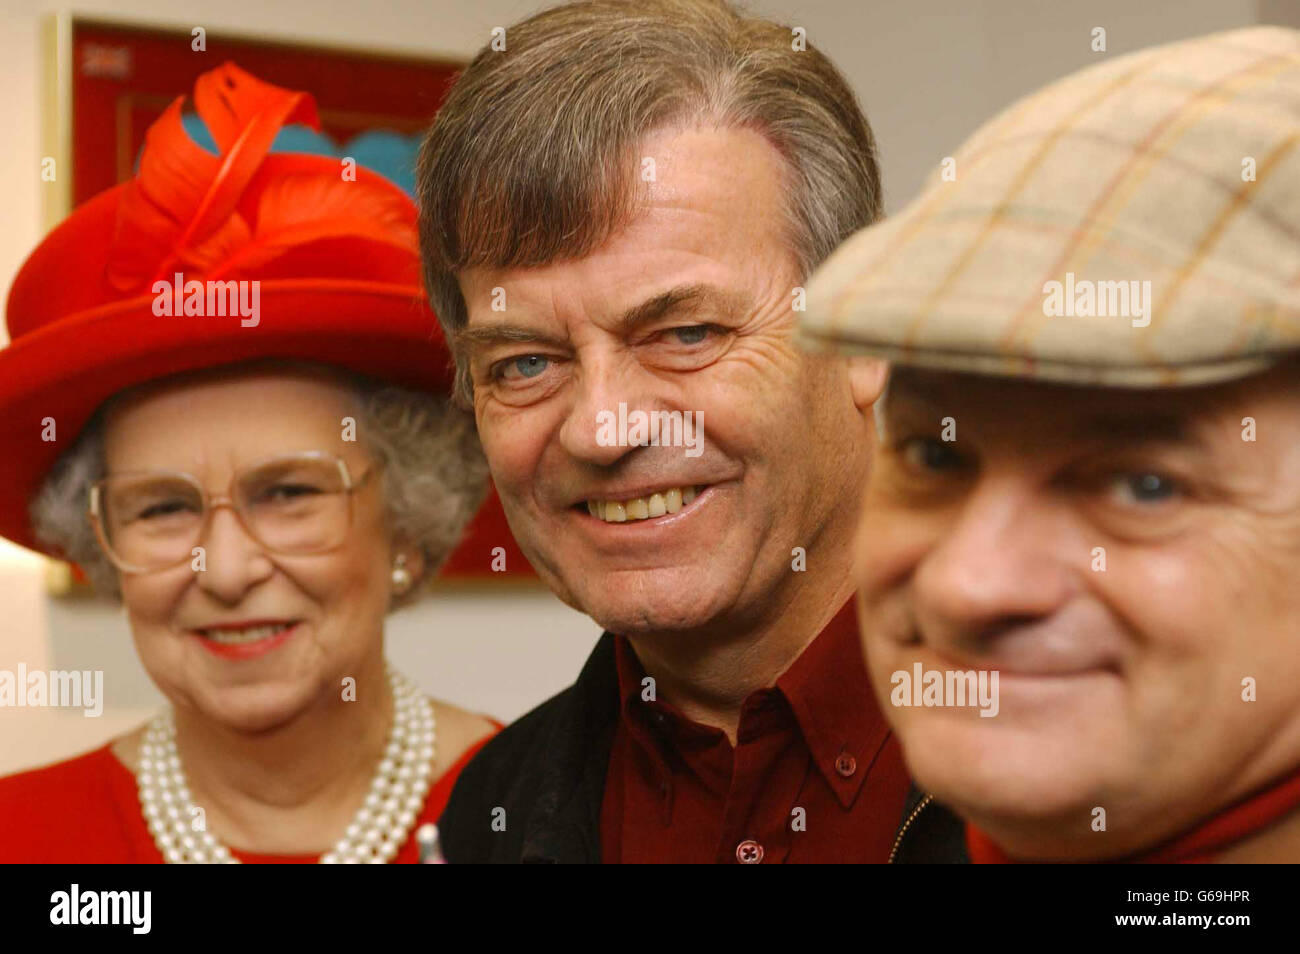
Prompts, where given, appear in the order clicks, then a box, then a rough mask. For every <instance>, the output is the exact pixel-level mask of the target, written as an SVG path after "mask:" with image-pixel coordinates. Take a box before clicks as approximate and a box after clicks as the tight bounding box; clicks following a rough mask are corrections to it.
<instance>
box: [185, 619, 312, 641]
mask: <svg viewBox="0 0 1300 954" xmlns="http://www.w3.org/2000/svg"><path fill="white" fill-rule="evenodd" d="M290 625H292V624H290V623H276V624H274V625H271V626H251V627H249V628H248V629H201V630H199V632H200V633H202V634H203V636H204V638H206V639H210V640H212V641H213V642H214V643H255V642H257V641H258V640H259V639H266V638H267V637H268V636H274V635H275V634H276V633H279V632H283V631H284V630H286V629H288V628H289V626H290Z"/></svg>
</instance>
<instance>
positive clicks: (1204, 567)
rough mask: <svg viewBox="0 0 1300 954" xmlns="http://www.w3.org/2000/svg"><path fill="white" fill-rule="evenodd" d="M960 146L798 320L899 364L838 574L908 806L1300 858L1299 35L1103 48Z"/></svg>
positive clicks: (1086, 844)
mask: <svg viewBox="0 0 1300 954" xmlns="http://www.w3.org/2000/svg"><path fill="white" fill-rule="evenodd" d="M953 159H954V163H952V164H950V165H949V167H948V170H947V172H948V174H947V175H943V174H939V175H937V176H936V178H935V181H934V182H933V183H932V184H931V185H930V186H929V187H928V188H927V190H926V191H925V192H924V193H923V194H922V195H921V196H920V198H919V199H918V200H917V201H916V202H914V203H913V204H912V205H911V206H910V207H909V208H907V209H906V210H904V211H903V212H902V213H901V214H900V215H898V216H897V217H895V218H893V219H891V220H889V221H887V222H884V223H880V224H877V225H875V226H872V227H870V228H868V229H866V230H864V231H862V232H859V233H858V234H857V235H855V236H854V237H853V238H851V239H850V240H849V241H848V242H846V243H845V245H844V246H842V247H841V248H840V249H839V250H838V251H837V252H836V253H835V254H834V255H833V256H832V257H831V258H830V259H829V260H828V262H827V263H826V264H825V265H824V266H823V267H822V269H821V270H819V272H818V273H817V274H816V275H815V276H814V278H813V281H812V283H811V285H810V287H809V310H808V313H807V320H806V322H805V323H804V325H803V327H802V328H801V335H802V340H803V342H804V344H805V345H806V346H808V347H811V348H826V347H834V348H836V349H839V350H843V351H846V352H851V353H867V354H874V355H878V356H882V357H886V358H889V359H890V360H891V361H892V362H893V363H894V368H893V373H892V379H891V382H890V385H889V389H888V391H887V393H886V396H885V398H884V400H883V402H882V405H881V407H880V408H879V409H878V411H879V414H880V416H881V419H882V425H883V433H882V439H881V442H882V447H881V449H880V453H879V456H878V458H877V462H876V465H875V467H874V469H873V471H872V472H871V475H870V477H869V479H868V482H867V487H866V491H865V498H864V509H863V519H862V523H861V527H860V530H859V535H858V544H857V553H858V561H857V569H856V574H857V581H858V584H859V586H860V608H861V612H860V613H859V619H860V620H861V621H862V622H861V625H862V628H863V633H862V635H863V642H864V646H865V649H866V655H867V659H868V665H869V669H870V671H871V676H872V681H873V684H874V686H875V689H876V692H877V695H878V696H879V697H880V699H881V700H882V703H884V709H885V711H886V713H887V715H888V717H889V719H890V721H891V723H892V724H893V726H894V729H895V731H896V732H897V733H898V735H899V737H900V739H901V741H902V743H903V748H904V754H905V756H906V758H907V761H908V764H909V767H910V768H911V769H912V772H913V774H914V777H915V778H916V780H917V782H918V784H919V785H920V786H922V787H923V788H924V789H925V791H926V793H927V794H926V795H925V797H923V798H921V799H920V801H919V802H918V803H917V807H916V809H915V811H914V812H913V816H914V817H915V819H917V820H918V821H917V826H918V827H920V825H921V822H922V821H923V820H924V817H925V815H926V813H927V810H928V809H930V806H932V805H933V806H934V808H933V809H930V810H934V811H938V810H939V807H938V806H939V805H948V806H952V807H953V808H954V809H955V810H956V811H957V812H958V813H959V814H960V815H961V816H962V817H963V818H964V819H965V820H966V822H967V828H966V842H967V846H968V848H969V850H970V856H971V858H972V860H974V861H977V862H980V861H984V862H991V861H1006V860H1013V859H1014V860H1026V861H1034V860H1037V861H1041V860H1102V859H1106V860H1154V861H1190V860H1219V861H1293V862H1294V861H1300V585H1297V584H1298V583H1300V33H1298V32H1296V31H1292V30H1285V29H1280V28H1253V29H1249V30H1240V31H1234V32H1229V33H1221V34H1216V35H1213V36H1208V37H1203V38H1199V39H1196V40H1192V41H1187V42H1183V43H1177V44H1173V45H1170V46H1164V47H1159V48H1155V49H1150V50H1145V51H1142V52H1140V53H1137V54H1134V55H1132V56H1126V57H1123V58H1120V59H1115V60H1112V61H1108V62H1106V63H1103V64H1100V65H1098V66H1096V67H1093V68H1090V69H1087V70H1084V71H1082V72H1080V73H1077V74H1075V75H1073V76H1070V77H1068V78H1066V79H1064V80H1062V81H1060V82H1057V83H1055V84H1053V85H1051V86H1049V87H1047V88H1045V89H1043V90H1041V91H1040V92H1038V93H1036V94H1034V95H1032V96H1030V97H1028V98H1027V99H1025V100H1023V101H1021V102H1019V103H1017V104H1016V105H1014V106H1012V107H1011V108H1010V109H1008V110H1007V111H1006V112H1004V113H1003V114H1002V115H1000V116H998V117H997V118H995V119H994V120H992V121H991V122H989V123H988V124H986V125H985V126H984V127H983V128H982V129H981V130H979V131H978V132H976V133H975V135H974V136H973V137H972V138H971V139H970V140H969V141H968V142H967V143H966V144H965V145H964V146H963V147H962V149H961V150H959V151H958V152H957V153H956V155H955V156H954V157H953ZM977 701H978V703H979V704H978V705H976V704H974V703H975V702H977ZM936 803H938V804H936Z"/></svg>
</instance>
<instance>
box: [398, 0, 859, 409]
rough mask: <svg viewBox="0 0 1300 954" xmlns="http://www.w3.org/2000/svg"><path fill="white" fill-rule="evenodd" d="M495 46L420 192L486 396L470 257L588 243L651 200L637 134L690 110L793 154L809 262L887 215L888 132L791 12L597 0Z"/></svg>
mask: <svg viewBox="0 0 1300 954" xmlns="http://www.w3.org/2000/svg"><path fill="white" fill-rule="evenodd" d="M508 36H509V40H508V45H507V46H506V48H505V49H504V50H502V51H497V50H494V49H492V48H491V46H488V47H485V48H484V49H483V50H482V51H480V52H479V53H478V55H477V56H475V57H474V59H473V60H472V61H471V62H470V64H469V66H468V67H466V68H465V70H464V72H462V73H461V75H460V77H459V78H458V79H457V81H456V84H455V85H454V86H453V87H452V89H451V92H450V93H449V94H448V96H447V99H446V101H445V102H444V103H443V105H442V107H441V108H440V109H439V110H438V112H437V114H436V115H435V116H434V119H433V124H432V126H431V127H430V129H429V132H428V135H427V136H426V138H425V140H424V143H423V145H422V147H421V150H420V157H419V162H418V166H417V173H416V177H417V183H416V191H417V195H418V198H419V203H418V204H419V206H420V247H421V251H422V252H423V256H424V266H425V287H426V288H427V289H428V292H429V296H430V300H431V301H432V303H433V308H434V311H435V312H436V313H437V315H438V320H439V321H440V322H441V323H442V326H443V329H444V330H445V332H446V335H447V340H448V342H450V343H451V345H452V354H453V355H454V357H455V359H456V382H457V383H456V398H457V400H458V401H461V402H468V401H470V400H471V398H472V384H471V382H470V381H469V375H468V369H467V367H466V365H465V358H464V354H463V349H462V348H461V347H459V342H458V339H457V334H456V333H457V332H458V331H459V330H460V329H462V328H463V327H464V326H465V324H466V323H467V321H468V315H469V312H468V307H467V305H466V302H465V299H464V297H463V295H462V294H461V291H460V286H459V278H458V275H459V273H460V272H462V271H464V270H465V269H467V268H472V267H478V266H492V267H511V266H531V265H544V264H548V263H550V262H553V261H558V260H560V259H564V258H580V257H582V256H584V255H586V254H587V253H589V252H590V251H591V250H592V249H594V248H596V247H597V246H598V245H599V244H600V242H602V241H603V240H605V239H606V238H608V237H609V236H610V235H612V234H613V233H614V232H615V230H616V229H618V228H619V227H621V226H623V225H624V224H626V223H627V222H628V221H630V219H631V216H632V215H633V213H634V212H635V211H636V210H637V209H638V207H639V204H640V201H641V195H642V190H641V188H640V184H639V182H638V181H637V178H636V176H635V175H634V170H635V169H636V163H637V148H638V146H639V144H640V142H641V141H642V139H643V138H644V137H645V136H646V135H647V134H648V133H650V132H652V131H654V130H656V129H660V128H665V127H671V126H674V125H677V124H683V125H689V124H692V123H700V124H714V125H717V126H719V127H723V128H726V127H741V128H752V129H754V130H755V131H757V132H759V133H760V134H762V135H764V136H766V138H767V139H768V141H769V142H770V143H771V144H772V145H773V146H774V147H775V148H776V149H777V151H778V152H779V153H780V154H781V156H782V157H783V158H784V160H785V164H786V168H785V173H786V182H785V183H783V185H784V187H785V193H786V197H787V198H786V203H785V207H784V209H782V212H783V214H784V217H785V225H786V229H785V231H786V236H785V237H786V240H787V243H788V246H789V248H790V250H791V252H792V253H793V255H794V257H795V259H796V260H797V262H798V265H799V267H800V269H801V270H802V272H803V275H805V276H806V275H808V274H809V273H811V272H812V270H813V269H814V268H815V267H816V266H817V265H819V264H820V263H821V262H822V261H824V260H825V259H826V258H827V257H828V256H829V255H830V253H831V252H832V251H833V250H834V249H835V247H836V246H837V245H839V244H840V242H841V241H843V240H844V239H845V238H847V237H848V236H849V235H851V234H852V233H854V232H856V231H857V230H858V229H860V228H862V227H863V226H865V225H868V224H869V223H871V222H872V221H874V220H875V219H876V218H877V217H878V216H879V215H880V213H881V209H882V198H881V185H880V169H879V165H878V162H877V157H876V144H875V139H874V137H873V135H872V132H871V127H870V126H869V125H868V124H867V120H866V117H865V116H864V115H863V113H862V110H861V108H860V106H859V105H858V101H857V97H856V96H854V94H853V90H852V87H850V86H849V84H848V82H847V81H846V80H845V79H844V77H843V76H842V75H841V74H840V72H839V71H838V70H837V69H836V68H835V66H834V65H833V64H832V63H831V62H830V60H829V59H827V58H826V57H825V56H824V55H823V54H821V53H820V52H819V51H817V50H815V49H814V48H813V47H812V46H811V45H809V46H807V48H806V49H802V48H798V47H797V45H796V43H795V42H794V41H795V34H794V31H792V30H791V29H790V28H789V27H783V26H779V25H777V24H776V23H773V22H770V21H768V20H764V19H761V18H757V17H750V16H747V15H745V14H744V13H742V12H740V11H739V10H737V9H736V8H734V7H732V6H731V5H730V4H728V3H725V2H722V0H635V2H628V0H580V2H575V3H568V4H565V5H563V6H558V7H552V8H550V9H547V10H544V11H542V12H541V13H538V14H536V15H534V16H531V17H529V18H528V19H526V20H523V21H522V22H520V23H517V24H515V25H514V26H512V27H510V28H509V30H508Z"/></svg>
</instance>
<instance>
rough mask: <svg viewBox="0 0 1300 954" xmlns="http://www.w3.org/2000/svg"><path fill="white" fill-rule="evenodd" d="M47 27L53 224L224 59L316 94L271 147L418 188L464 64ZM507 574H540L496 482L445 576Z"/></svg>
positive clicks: (54, 22) (94, 190) (159, 32)
mask: <svg viewBox="0 0 1300 954" xmlns="http://www.w3.org/2000/svg"><path fill="white" fill-rule="evenodd" d="M45 34H46V35H45V44H46V51H47V56H46V64H45V68H46V75H45V82H44V91H43V98H44V103H43V106H44V109H43V110H42V114H43V116H44V117H45V122H46V128H45V130H44V131H43V132H44V139H45V142H46V143H47V147H46V150H45V154H46V155H47V156H49V157H51V158H53V159H54V161H55V163H56V166H55V168H56V169H57V170H58V175H57V177H56V179H55V182H54V183H51V185H52V186H53V187H52V188H50V189H49V190H48V191H46V193H45V208H44V213H45V217H46V220H47V221H46V225H47V227H52V226H53V225H54V224H55V223H57V222H58V221H60V220H61V219H62V218H63V217H64V216H66V215H67V214H68V212H70V211H71V210H72V209H73V208H75V207H76V206H77V205H79V204H80V203H82V202H84V201H86V200H87V199H89V198H91V197H92V196H94V195H97V194H98V193H100V192H102V191H103V190H105V189H108V188H110V187H112V186H114V185H117V184H118V183H120V182H124V181H125V180H127V179H129V178H130V177H131V176H132V174H133V172H134V170H135V165H136V161H137V158H138V157H139V155H140V151H141V148H142V147H143V144H144V135H145V132H146V130H148V128H149V126H150V125H151V124H152V123H153V122H154V120H156V119H157V118H158V117H159V116H160V115H161V114H162V112H163V110H164V109H165V108H166V107H167V105H168V104H169V103H171V102H172V101H173V100H174V99H175V98H176V97H177V96H186V97H188V96H189V95H190V93H191V91H192V90H193V88H194V80H195V79H196V78H197V77H198V75H199V74H200V73H203V72H205V71H207V70H210V69H212V68H214V67H216V66H219V65H220V64H222V63H224V62H226V61H231V62H234V63H235V64H237V65H238V66H240V67H241V68H243V69H245V70H248V71H249V72H251V73H253V74H254V75H255V76H257V77H259V78H260V79H263V80H266V81H267V82H270V83H274V84H275V85H277V86H282V87H285V88H288V89H299V90H305V91H307V92H310V93H311V94H312V95H313V96H314V97H315V99H316V105H317V110H318V113H319V116H320V125H321V129H320V131H319V132H317V131H315V130H312V129H309V128H307V127H304V126H293V127H287V128H286V129H284V130H282V131H281V133H280V136H279V137H278V138H277V139H276V142H275V145H274V146H273V147H272V150H273V151H286V152H309V153H316V154H321V155H332V156H338V157H343V156H350V157H352V158H354V159H355V160H356V161H357V164H358V165H361V166H365V167H367V168H369V169H371V170H372V171H374V172H378V173H380V174H382V175H384V176H386V177H388V178H389V179H391V180H392V181H393V182H395V183H396V184H397V185H399V186H401V187H402V188H403V189H405V190H406V191H407V192H408V193H412V192H413V191H414V186H415V161H416V156H417V154H418V150H419V144H420V140H421V137H422V135H423V132H424V130H425V128H426V127H427V126H428V123H429V120H430V118H431V117H432V116H433V114H434V113H435V112H437V110H438V107H439V106H440V105H441V104H442V101H443V99H444V98H445V97H446V94H447V91H448V90H449V88H450V86H451V83H452V82H453V80H454V79H455V77H456V75H457V73H458V72H459V70H460V68H461V66H462V65H463V64H462V63H459V62H454V61H449V60H444V59H433V58H424V57H417V56H412V55H410V54H394V53H386V52H383V51H377V50H361V49H348V48H343V47H335V46H322V45H317V44H311V43H295V42H285V41H281V40H267V39H258V38H254V37H242V36H236V35H230V34H218V33H208V32H205V31H202V29H201V28H190V27H174V26H157V25H145V24H134V23H124V22H113V21H108V20H101V19H95V18H83V17H81V16H76V15H71V14H63V15H59V16H56V17H52V18H51V19H50V20H49V21H47V23H46V24H45ZM189 108H190V105H189V103H188V101H187V112H188V109H189ZM185 123H186V128H187V130H188V131H189V133H190V135H191V137H192V138H194V139H195V140H196V141H197V142H199V143H200V145H207V146H208V147H209V148H212V143H211V141H210V139H209V138H208V133H207V130H206V129H205V128H204V127H203V125H202V123H201V122H199V120H198V118H197V116H195V115H193V114H189V115H187V116H186V118H185ZM502 566H504V570H502V569H501V567H502ZM503 577H504V578H505V579H512V580H521V581H535V580H536V574H535V573H534V571H533V570H532V568H531V567H530V566H529V564H528V562H527V560H526V559H525V558H524V556H523V554H522V552H520V550H519V548H518V546H517V544H516V543H515V541H514V537H513V536H512V535H511V533H510V530H509V527H508V526H507V524H506V520H505V515H504V513H503V512H502V510H501V505H500V503H499V501H498V500H497V497H496V494H495V492H493V493H492V494H490V496H489V498H488V500H487V502H486V504H485V505H484V507H483V508H482V509H481V510H480V512H479V514H478V516H477V517H476V518H475V520H474V522H473V523H472V524H471V526H470V528H469V529H468V530H467V532H466V536H465V539H464V540H463V541H462V543H461V545H460V547H459V548H458V549H457V551H456V552H455V553H454V554H453V555H452V557H451V558H450V560H449V561H448V563H447V565H446V567H445V568H444V570H443V571H442V574H441V578H442V579H443V580H446V581H449V582H451V583H463V582H467V581H470V582H472V581H481V582H485V583H487V582H491V583H500V582H502V581H503ZM78 578H79V574H78V573H77V571H76V570H75V568H70V569H69V568H64V569H63V570H59V569H58V568H56V569H55V570H54V571H53V572H51V574H50V579H51V581H52V582H51V590H53V591H56V592H57V591H65V592H66V591H75V590H77V589H79V584H78V583H77V582H76V580H77V579H78Z"/></svg>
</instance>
